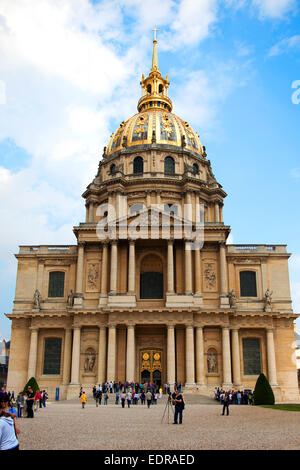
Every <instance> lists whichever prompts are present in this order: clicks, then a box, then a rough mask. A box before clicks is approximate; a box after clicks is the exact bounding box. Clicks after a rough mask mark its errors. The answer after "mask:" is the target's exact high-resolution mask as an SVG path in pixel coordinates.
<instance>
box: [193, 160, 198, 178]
mask: <svg viewBox="0 0 300 470" xmlns="http://www.w3.org/2000/svg"><path fill="white" fill-rule="evenodd" d="M193 173H194V175H198V173H199V167H198V165H197V163H194V164H193Z"/></svg>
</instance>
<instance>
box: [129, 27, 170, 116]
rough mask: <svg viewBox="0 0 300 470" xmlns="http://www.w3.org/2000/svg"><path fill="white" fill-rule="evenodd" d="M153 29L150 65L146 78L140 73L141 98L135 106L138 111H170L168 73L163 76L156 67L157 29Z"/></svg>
mask: <svg viewBox="0 0 300 470" xmlns="http://www.w3.org/2000/svg"><path fill="white" fill-rule="evenodd" d="M153 31H154V39H153V54H152V67H151V71H150V73H149V76H148V77H147V78H145V76H144V74H143V75H142V81H141V87H142V98H141V99H140V100H139V102H138V106H137V108H138V111H139V113H140V112H142V111H145V110H147V109H149V108H159V109H165V110H166V111H169V112H171V111H172V101H171V100H170V99H169V97H168V88H169V85H170V82H169V81H168V75H167V76H166V78H163V77H162V76H161V73H160V71H159V67H158V57H157V39H156V31H159V30H158V29H154V30H153Z"/></svg>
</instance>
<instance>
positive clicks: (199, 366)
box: [196, 326, 206, 386]
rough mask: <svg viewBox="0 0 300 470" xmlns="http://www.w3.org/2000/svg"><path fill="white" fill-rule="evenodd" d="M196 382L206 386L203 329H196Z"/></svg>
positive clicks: (199, 327)
mask: <svg viewBox="0 0 300 470" xmlns="http://www.w3.org/2000/svg"><path fill="white" fill-rule="evenodd" d="M196 381H197V385H200V386H201V385H205V382H206V381H205V365H204V342H203V328H202V327H201V326H197V328H196Z"/></svg>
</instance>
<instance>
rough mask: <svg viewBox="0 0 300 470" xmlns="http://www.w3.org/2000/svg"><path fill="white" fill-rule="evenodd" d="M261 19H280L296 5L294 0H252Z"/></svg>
mask: <svg viewBox="0 0 300 470" xmlns="http://www.w3.org/2000/svg"><path fill="white" fill-rule="evenodd" d="M252 4H253V6H254V7H255V8H257V9H258V12H259V16H260V18H261V19H266V18H272V19H281V18H283V17H284V16H285V15H286V13H289V12H290V11H292V10H293V9H294V8H295V6H296V0H252Z"/></svg>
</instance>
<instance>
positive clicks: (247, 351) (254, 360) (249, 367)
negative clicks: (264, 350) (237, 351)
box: [243, 338, 261, 375]
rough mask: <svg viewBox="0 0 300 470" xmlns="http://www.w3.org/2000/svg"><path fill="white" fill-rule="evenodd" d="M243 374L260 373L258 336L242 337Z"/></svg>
mask: <svg viewBox="0 0 300 470" xmlns="http://www.w3.org/2000/svg"><path fill="white" fill-rule="evenodd" d="M243 358H244V375H258V374H260V373H261V364H260V341H259V339H258V338H243Z"/></svg>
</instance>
